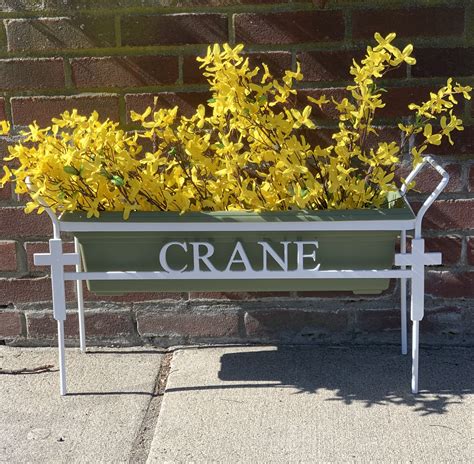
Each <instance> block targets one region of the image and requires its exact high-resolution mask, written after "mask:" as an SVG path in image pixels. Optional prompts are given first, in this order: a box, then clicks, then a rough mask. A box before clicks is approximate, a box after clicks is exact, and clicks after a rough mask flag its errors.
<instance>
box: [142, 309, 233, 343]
mask: <svg viewBox="0 0 474 464" xmlns="http://www.w3.org/2000/svg"><path fill="white" fill-rule="evenodd" d="M137 322H138V333H139V334H140V335H141V336H146V337H155V336H157V337H173V336H178V337H201V338H214V337H235V336H237V335H238V315H237V314H235V313H230V312H228V311H226V312H215V313H203V312H199V311H195V312H147V313H146V312H141V311H139V312H138V314H137Z"/></svg>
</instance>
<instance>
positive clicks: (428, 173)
mask: <svg viewBox="0 0 474 464" xmlns="http://www.w3.org/2000/svg"><path fill="white" fill-rule="evenodd" d="M443 168H444V169H445V170H446V171H447V173H448V174H449V182H448V185H447V186H446V187H445V189H444V192H460V191H461V190H462V189H463V180H462V168H461V165H459V164H447V165H444V166H443ZM411 170H412V168H411V166H406V165H403V166H401V167H400V168H399V169H397V172H396V177H397V178H398V179H401V178H403V179H405V178H406V177H407V176H408V174H409V173H410V172H411ZM440 180H441V176H440V175H439V174H438V173H437V172H436V171H435V170H434V169H430V168H425V169H423V170H422V171H421V172H420V173H419V174H418V176H416V181H415V187H414V189H413V191H415V192H421V193H431V192H432V191H433V190H434V189H435V187H436V186H437V185H438V184H439V182H440Z"/></svg>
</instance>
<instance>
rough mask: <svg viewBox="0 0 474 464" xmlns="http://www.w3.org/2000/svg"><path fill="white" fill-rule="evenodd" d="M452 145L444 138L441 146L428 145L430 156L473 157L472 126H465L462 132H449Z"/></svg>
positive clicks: (473, 132) (473, 138)
mask: <svg viewBox="0 0 474 464" xmlns="http://www.w3.org/2000/svg"><path fill="white" fill-rule="evenodd" d="M451 138H452V139H453V142H454V145H451V144H450V143H449V141H448V140H447V139H446V138H444V139H443V141H442V143H441V145H430V147H429V153H430V155H450V156H451V155H462V156H465V155H473V154H474V126H465V127H464V130H462V131H457V130H456V131H453V132H451Z"/></svg>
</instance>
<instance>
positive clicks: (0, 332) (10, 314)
mask: <svg viewBox="0 0 474 464" xmlns="http://www.w3.org/2000/svg"><path fill="white" fill-rule="evenodd" d="M22 335H23V315H22V314H21V313H20V312H17V311H4V310H2V309H0V339H1V338H16V337H21V336H22Z"/></svg>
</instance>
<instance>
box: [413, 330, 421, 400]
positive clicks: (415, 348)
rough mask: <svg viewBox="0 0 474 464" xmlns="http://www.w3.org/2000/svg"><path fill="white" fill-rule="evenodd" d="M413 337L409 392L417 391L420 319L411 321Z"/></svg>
mask: <svg viewBox="0 0 474 464" xmlns="http://www.w3.org/2000/svg"><path fill="white" fill-rule="evenodd" d="M412 330H413V338H412V342H411V356H412V365H411V392H412V393H418V351H419V345H420V321H413V328H412Z"/></svg>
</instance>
